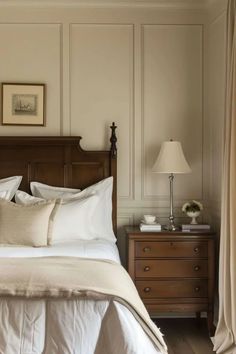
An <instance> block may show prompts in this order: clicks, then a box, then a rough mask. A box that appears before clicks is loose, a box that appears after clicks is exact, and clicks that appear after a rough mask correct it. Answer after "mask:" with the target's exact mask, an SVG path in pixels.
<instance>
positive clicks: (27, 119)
mask: <svg viewBox="0 0 236 354" xmlns="http://www.w3.org/2000/svg"><path fill="white" fill-rule="evenodd" d="M1 116H2V125H22V126H27V125H31V126H34V125H35V126H45V84H28V83H26V84H25V83H5V82H4V83H2V115H1Z"/></svg>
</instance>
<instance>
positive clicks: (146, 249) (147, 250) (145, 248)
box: [143, 247, 151, 252]
mask: <svg viewBox="0 0 236 354" xmlns="http://www.w3.org/2000/svg"><path fill="white" fill-rule="evenodd" d="M143 251H144V252H150V251H151V248H150V247H144V249H143Z"/></svg>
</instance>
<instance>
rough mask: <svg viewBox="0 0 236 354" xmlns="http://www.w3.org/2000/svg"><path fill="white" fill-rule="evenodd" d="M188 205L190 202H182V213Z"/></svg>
mask: <svg viewBox="0 0 236 354" xmlns="http://www.w3.org/2000/svg"><path fill="white" fill-rule="evenodd" d="M188 206H190V203H184V205H183V206H182V211H183V212H184V213H186V208H187V207H188Z"/></svg>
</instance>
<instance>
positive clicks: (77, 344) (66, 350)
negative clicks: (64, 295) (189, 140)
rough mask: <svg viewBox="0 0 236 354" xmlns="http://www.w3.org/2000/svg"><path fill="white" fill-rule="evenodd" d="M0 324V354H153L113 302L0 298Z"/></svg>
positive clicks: (126, 313) (133, 323) (146, 340)
mask: <svg viewBox="0 0 236 354" xmlns="http://www.w3.org/2000/svg"><path fill="white" fill-rule="evenodd" d="M108 314H109V316H108ZM0 323H1V326H0V353H1V354H18V353H21V354H41V353H42V354H147V353H148V354H154V353H155V354H157V353H159V351H157V349H155V347H154V345H153V343H152V342H151V340H150V339H149V338H148V337H147V335H146V334H145V333H144V331H143V329H142V327H141V326H140V324H139V323H138V322H137V321H136V319H135V318H134V317H133V315H132V313H130V312H129V310H128V309H127V308H126V307H124V306H123V305H121V304H119V303H117V302H115V301H114V302H113V301H110V302H109V301H101V300H98V301H94V300H87V299H82V300H81V299H80V300H74V299H73V300H54V299H53V300H51V299H50V300H25V299H15V298H14V299H13V298H6V299H5V298H2V299H0ZM103 342H105V343H106V347H104V345H103ZM108 343H109V347H108V345H107V344H108Z"/></svg>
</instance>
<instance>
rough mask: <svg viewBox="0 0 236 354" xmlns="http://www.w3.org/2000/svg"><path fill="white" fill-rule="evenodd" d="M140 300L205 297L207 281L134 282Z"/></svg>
mask: <svg viewBox="0 0 236 354" xmlns="http://www.w3.org/2000/svg"><path fill="white" fill-rule="evenodd" d="M135 285H136V287H137V289H138V292H139V294H140V296H141V297H142V298H180V297H187V298H188V297H191V298H198V297H207V280H206V279H193V280H138V281H136V282H135Z"/></svg>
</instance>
